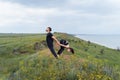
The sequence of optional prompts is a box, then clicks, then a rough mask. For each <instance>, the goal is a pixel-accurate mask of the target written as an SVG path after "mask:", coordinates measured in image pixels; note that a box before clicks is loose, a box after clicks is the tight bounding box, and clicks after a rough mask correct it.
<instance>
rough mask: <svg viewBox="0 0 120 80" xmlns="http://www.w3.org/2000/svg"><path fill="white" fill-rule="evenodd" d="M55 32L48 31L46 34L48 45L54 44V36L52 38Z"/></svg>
mask: <svg viewBox="0 0 120 80" xmlns="http://www.w3.org/2000/svg"><path fill="white" fill-rule="evenodd" d="M52 36H53V34H52V33H48V34H47V36H46V42H47V45H48V47H51V46H53V38H52Z"/></svg>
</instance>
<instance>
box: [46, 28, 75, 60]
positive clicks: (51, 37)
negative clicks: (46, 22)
mask: <svg viewBox="0 0 120 80" xmlns="http://www.w3.org/2000/svg"><path fill="white" fill-rule="evenodd" d="M51 31H52V28H51V27H47V29H46V32H47V36H46V42H47V46H48V48H49V49H50V51H51V53H52V54H53V55H54V57H55V58H58V57H59V56H60V55H61V54H62V52H63V51H64V49H65V48H66V49H67V51H68V52H72V53H73V54H74V50H73V48H70V46H69V43H68V41H66V40H64V39H61V40H60V41H58V40H57V38H56V37H55V36H54V35H53V34H52V33H51ZM54 40H55V41H56V43H57V44H58V45H59V46H60V50H59V51H58V53H56V52H55V50H54V46H53V41H54Z"/></svg>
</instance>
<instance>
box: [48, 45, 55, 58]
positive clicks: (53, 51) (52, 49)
mask: <svg viewBox="0 0 120 80" xmlns="http://www.w3.org/2000/svg"><path fill="white" fill-rule="evenodd" d="M49 49H50V51H51V52H52V54H53V55H54V56H55V57H56V58H57V54H56V52H55V50H54V48H53V46H51V47H49Z"/></svg>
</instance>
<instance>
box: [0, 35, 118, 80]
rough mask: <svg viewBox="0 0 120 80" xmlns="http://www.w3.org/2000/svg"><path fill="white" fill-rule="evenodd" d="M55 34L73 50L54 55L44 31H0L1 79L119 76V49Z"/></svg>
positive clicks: (74, 79) (73, 79) (108, 78)
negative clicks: (28, 32) (30, 32)
mask: <svg viewBox="0 0 120 80" xmlns="http://www.w3.org/2000/svg"><path fill="white" fill-rule="evenodd" d="M54 35H55V36H57V38H58V39H66V40H68V41H69V42H70V45H71V46H72V47H73V48H74V49H75V54H74V55H73V54H71V53H68V52H67V51H64V53H63V55H62V56H60V58H59V59H58V60H57V59H55V58H54V57H53V55H52V54H51V53H50V51H49V50H48V48H47V46H46V42H45V34H0V80H119V79H120V64H119V62H120V51H117V50H113V49H110V48H107V47H104V46H101V45H98V44H94V43H92V42H90V41H84V40H82V39H79V38H76V37H74V36H72V35H69V34H65V33H55V34H54ZM55 49H56V51H58V49H59V46H57V45H56V44H55Z"/></svg>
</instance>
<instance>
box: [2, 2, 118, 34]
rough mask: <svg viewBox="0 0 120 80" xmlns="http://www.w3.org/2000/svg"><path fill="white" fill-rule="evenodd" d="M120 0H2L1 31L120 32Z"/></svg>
mask: <svg viewBox="0 0 120 80" xmlns="http://www.w3.org/2000/svg"><path fill="white" fill-rule="evenodd" d="M119 4H120V0H0V33H44V32H45V29H46V27H48V26H50V27H52V28H53V32H65V33H72V34H120V5H119Z"/></svg>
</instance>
